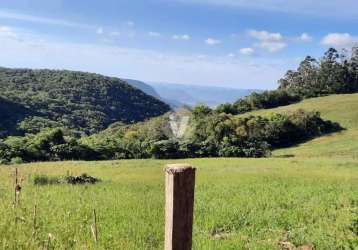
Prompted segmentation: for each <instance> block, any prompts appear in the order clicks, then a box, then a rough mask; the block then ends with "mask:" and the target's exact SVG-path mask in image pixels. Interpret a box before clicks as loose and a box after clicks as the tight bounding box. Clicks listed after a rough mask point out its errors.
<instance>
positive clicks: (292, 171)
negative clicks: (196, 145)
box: [0, 95, 358, 249]
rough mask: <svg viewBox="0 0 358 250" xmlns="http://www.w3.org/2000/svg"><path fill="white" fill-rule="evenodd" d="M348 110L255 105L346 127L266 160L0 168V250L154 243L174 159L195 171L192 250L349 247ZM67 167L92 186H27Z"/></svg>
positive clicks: (342, 105) (352, 154)
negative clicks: (17, 186)
mask: <svg viewBox="0 0 358 250" xmlns="http://www.w3.org/2000/svg"><path fill="white" fill-rule="evenodd" d="M352 107H358V95H341V96H330V97H324V98H317V99H309V100H306V101H304V102H302V103H299V104H295V105H291V106H288V107H283V108H279V109H276V110H265V111H263V112H264V113H262V111H260V113H261V114H269V113H271V112H274V111H286V110H294V109H297V108H305V109H309V110H318V111H320V112H321V113H322V116H323V117H324V118H326V119H331V120H333V121H336V122H339V123H340V124H341V125H342V126H343V127H345V128H346V129H347V130H346V131H343V132H341V133H337V134H333V135H329V136H324V137H321V138H318V139H314V140H312V141H309V142H306V143H303V144H301V145H297V146H295V147H292V148H290V149H282V150H277V151H275V152H274V154H273V157H271V158H267V159H235V158H221V159H217V158H211V159H210V158H205V159H187V160H180V161H179V160H122V161H103V162H100V161H99V162H83V161H80V162H70V161H69V162H60V163H31V164H23V165H12V166H2V167H1V168H0V197H1V201H2V202H1V204H0V230H1V231H0V235H1V240H0V248H1V249H46V248H48V249H163V244H164V171H163V167H164V166H165V165H166V164H168V163H178V162H182V163H189V164H192V165H193V166H195V167H197V178H196V191H195V208H194V210H195V211H194V228H193V249H294V248H293V246H295V247H297V248H299V247H302V246H306V247H314V249H358V161H357V159H358V153H357V152H358V143H357V141H358V140H357V139H358V111H357V110H354V108H352ZM256 113H258V112H256ZM16 167H17V168H18V170H19V178H23V179H24V180H23V185H22V192H21V199H20V204H19V205H18V206H17V207H16V208H13V200H14V172H15V168H16ZM68 172H69V173H71V174H74V175H79V174H81V173H87V174H89V175H92V176H95V177H98V178H100V179H101V180H102V182H100V183H99V184H95V185H86V186H71V185H65V184H58V185H46V186H36V185H34V184H33V179H34V176H35V175H38V174H45V175H48V176H64V175H66V173H68ZM35 206H36V207H37V212H36V216H34V207H35ZM93 209H96V212H97V216H98V222H97V227H98V241H97V242H95V241H94V239H93V236H92V233H91V225H92V224H93V216H92V214H93ZM34 217H36V223H35V224H36V225H35V226H34ZM284 245H285V246H286V247H287V246H290V247H291V248H284ZM308 249H309V248H308Z"/></svg>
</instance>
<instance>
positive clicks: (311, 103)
mask: <svg viewBox="0 0 358 250" xmlns="http://www.w3.org/2000/svg"><path fill="white" fill-rule="evenodd" d="M357 107H358V94H346V95H331V96H326V97H319V98H312V99H306V100H304V101H302V102H300V103H297V104H293V105H289V106H284V107H279V108H274V109H266V110H258V111H254V112H250V113H246V114H244V115H242V116H248V115H269V114H270V113H284V112H287V111H294V110H297V109H305V110H308V111H313V110H315V111H319V112H320V113H321V116H322V118H324V119H327V120H331V121H334V122H338V123H339V124H341V125H342V126H343V127H344V128H345V129H346V130H345V131H343V132H339V133H335V134H331V135H327V136H322V137H319V138H316V139H314V140H311V141H309V142H306V143H302V144H299V145H297V146H295V147H291V148H288V149H280V150H276V151H275V152H274V155H275V156H285V155H286V156H289V155H295V156H302V157H347V158H358V109H357Z"/></svg>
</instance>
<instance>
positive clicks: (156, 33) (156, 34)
mask: <svg viewBox="0 0 358 250" xmlns="http://www.w3.org/2000/svg"><path fill="white" fill-rule="evenodd" d="M148 35H149V36H151V37H160V36H161V34H160V33H159V32H155V31H149V32H148Z"/></svg>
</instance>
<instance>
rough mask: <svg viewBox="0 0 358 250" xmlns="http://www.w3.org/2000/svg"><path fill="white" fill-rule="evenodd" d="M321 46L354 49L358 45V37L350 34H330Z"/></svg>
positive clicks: (322, 41) (323, 39)
mask: <svg viewBox="0 0 358 250" xmlns="http://www.w3.org/2000/svg"><path fill="white" fill-rule="evenodd" d="M321 44H323V45H326V46H333V47H339V48H342V47H352V46H354V45H357V44H358V37H355V36H352V35H351V34H349V33H330V34H328V35H326V36H325V37H323V38H322V40H321Z"/></svg>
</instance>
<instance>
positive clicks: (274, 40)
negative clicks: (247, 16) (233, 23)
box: [248, 30, 287, 53]
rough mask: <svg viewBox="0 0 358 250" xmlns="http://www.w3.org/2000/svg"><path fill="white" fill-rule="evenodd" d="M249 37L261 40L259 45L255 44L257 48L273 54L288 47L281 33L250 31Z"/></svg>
mask: <svg viewBox="0 0 358 250" xmlns="http://www.w3.org/2000/svg"><path fill="white" fill-rule="evenodd" d="M248 35H249V36H250V37H252V38H254V39H256V40H259V43H255V44H254V46H255V47H257V48H261V49H264V50H266V51H268V52H271V53H274V52H278V51H280V50H282V49H284V48H286V47H287V43H286V42H285V39H284V37H283V35H282V34H280V33H270V32H268V31H265V30H263V31H257V30H250V31H248Z"/></svg>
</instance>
